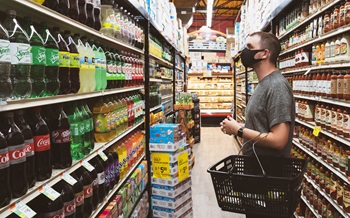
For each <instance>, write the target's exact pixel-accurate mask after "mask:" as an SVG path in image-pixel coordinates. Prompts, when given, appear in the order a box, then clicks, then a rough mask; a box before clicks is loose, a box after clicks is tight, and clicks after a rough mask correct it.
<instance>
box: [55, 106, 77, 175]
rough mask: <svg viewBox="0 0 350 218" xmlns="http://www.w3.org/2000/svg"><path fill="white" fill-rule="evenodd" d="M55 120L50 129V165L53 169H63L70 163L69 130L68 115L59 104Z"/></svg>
mask: <svg viewBox="0 0 350 218" xmlns="http://www.w3.org/2000/svg"><path fill="white" fill-rule="evenodd" d="M57 115H58V116H56V119H57V122H55V124H56V125H55V126H54V127H53V128H52V129H51V142H52V146H51V155H52V165H53V167H54V168H55V169H65V168H67V167H70V166H71V165H72V155H71V150H70V149H71V130H70V124H69V120H68V117H67V115H66V113H65V112H64V110H63V106H62V105H59V110H58V114H57Z"/></svg>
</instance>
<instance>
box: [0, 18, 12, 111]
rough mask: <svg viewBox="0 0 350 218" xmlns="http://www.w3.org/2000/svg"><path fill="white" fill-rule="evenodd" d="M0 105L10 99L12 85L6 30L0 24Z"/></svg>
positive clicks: (8, 42)
mask: <svg viewBox="0 0 350 218" xmlns="http://www.w3.org/2000/svg"><path fill="white" fill-rule="evenodd" d="M0 72H1V73H0V87H1V91H0V104H1V102H2V101H7V100H8V99H9V98H10V97H11V93H12V83H11V79H10V73H11V52H10V41H9V34H8V32H7V30H6V29H5V28H4V27H3V26H2V25H1V24H0Z"/></svg>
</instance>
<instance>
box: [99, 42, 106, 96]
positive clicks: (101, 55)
mask: <svg viewBox="0 0 350 218" xmlns="http://www.w3.org/2000/svg"><path fill="white" fill-rule="evenodd" d="M98 53H99V60H100V69H101V89H102V90H105V89H106V88H107V76H106V72H107V63H106V55H105V53H104V51H103V49H102V48H101V47H98Z"/></svg>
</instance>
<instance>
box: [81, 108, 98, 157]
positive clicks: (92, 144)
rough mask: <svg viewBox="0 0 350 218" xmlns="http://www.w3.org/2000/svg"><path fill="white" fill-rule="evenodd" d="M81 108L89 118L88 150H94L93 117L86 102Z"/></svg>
mask: <svg viewBox="0 0 350 218" xmlns="http://www.w3.org/2000/svg"><path fill="white" fill-rule="evenodd" d="M83 107H84V109H85V111H86V113H87V114H88V116H89V122H90V146H91V148H90V150H91V151H92V150H94V147H95V140H94V116H93V115H92V113H91V111H90V108H89V106H88V105H87V104H86V102H84V103H83Z"/></svg>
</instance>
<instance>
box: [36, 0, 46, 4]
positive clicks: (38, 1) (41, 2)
mask: <svg viewBox="0 0 350 218" xmlns="http://www.w3.org/2000/svg"><path fill="white" fill-rule="evenodd" d="M34 1H35V2H36V3H38V4H39V5H42V4H43V3H44V1H45V0H34Z"/></svg>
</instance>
